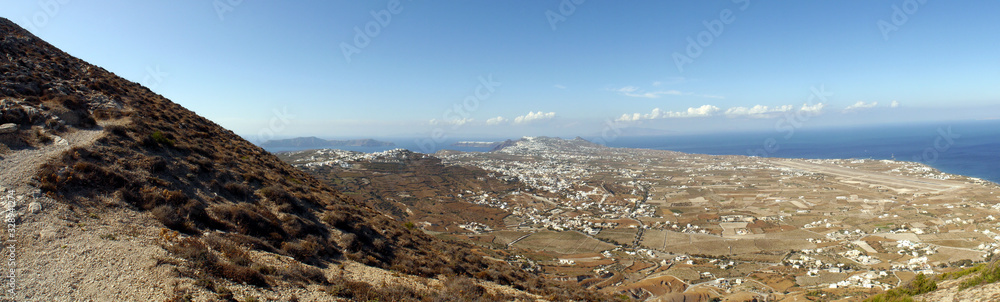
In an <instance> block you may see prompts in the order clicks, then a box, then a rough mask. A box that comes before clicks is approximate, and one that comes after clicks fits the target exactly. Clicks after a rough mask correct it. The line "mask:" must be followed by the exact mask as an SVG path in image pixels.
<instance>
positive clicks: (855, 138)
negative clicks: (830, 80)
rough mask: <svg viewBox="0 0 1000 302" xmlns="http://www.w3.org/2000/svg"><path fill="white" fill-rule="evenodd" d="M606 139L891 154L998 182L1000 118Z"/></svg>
mask: <svg viewBox="0 0 1000 302" xmlns="http://www.w3.org/2000/svg"><path fill="white" fill-rule="evenodd" d="M607 144H608V146H612V147H626V148H646V149H658V150H673V151H680V152H685V153H698V154H710V155H751V156H761V157H780V158H810V159H833V158H871V159H896V160H904V161H914V162H921V163H924V164H927V165H929V166H932V167H934V168H936V169H938V170H941V171H943V172H946V173H951V174H960V175H966V176H972V177H978V178H982V179H985V180H989V181H992V182H995V183H1000V121H977V122H960V123H938V124H915V125H894V126H877V127H876V126H869V127H859V128H840V129H824V130H795V131H794V132H791V131H789V130H781V131H769V132H743V133H724V134H710V135H687V136H648V137H621V138H617V139H615V140H611V141H609V142H608V143H607Z"/></svg>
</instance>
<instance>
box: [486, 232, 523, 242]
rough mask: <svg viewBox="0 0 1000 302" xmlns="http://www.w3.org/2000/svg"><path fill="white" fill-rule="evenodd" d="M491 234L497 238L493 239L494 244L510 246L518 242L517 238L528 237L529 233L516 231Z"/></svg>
mask: <svg viewBox="0 0 1000 302" xmlns="http://www.w3.org/2000/svg"><path fill="white" fill-rule="evenodd" d="M490 234H491V235H493V236H495V238H494V239H493V243H496V244H503V245H507V244H510V243H511V242H512V241H514V240H517V238H521V236H524V235H528V234H529V233H528V232H515V231H496V232H493V233H490Z"/></svg>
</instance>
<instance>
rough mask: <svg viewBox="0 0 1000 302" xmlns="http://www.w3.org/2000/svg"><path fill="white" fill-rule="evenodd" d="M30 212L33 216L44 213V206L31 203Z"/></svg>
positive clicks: (29, 205)
mask: <svg viewBox="0 0 1000 302" xmlns="http://www.w3.org/2000/svg"><path fill="white" fill-rule="evenodd" d="M28 211H29V212H31V213H32V214H38V212H41V211H42V204H41V203H39V202H37V201H35V202H32V203H29V204H28Z"/></svg>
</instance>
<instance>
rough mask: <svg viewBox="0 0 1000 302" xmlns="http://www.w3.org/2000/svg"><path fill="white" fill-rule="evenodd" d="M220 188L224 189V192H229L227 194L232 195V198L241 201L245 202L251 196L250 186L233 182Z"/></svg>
mask: <svg viewBox="0 0 1000 302" xmlns="http://www.w3.org/2000/svg"><path fill="white" fill-rule="evenodd" d="M222 188H223V189H225V190H226V192H229V194H231V195H233V197H236V198H239V199H241V200H246V199H247V198H248V197H250V195H251V194H252V191H251V190H250V186H248V185H245V184H242V183H238V182H234V181H230V182H227V183H226V184H225V185H223V186H222Z"/></svg>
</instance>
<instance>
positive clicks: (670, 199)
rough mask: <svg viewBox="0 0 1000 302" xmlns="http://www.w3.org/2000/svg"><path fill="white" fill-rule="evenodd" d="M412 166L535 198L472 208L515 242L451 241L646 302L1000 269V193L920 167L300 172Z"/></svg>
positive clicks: (704, 161)
mask: <svg viewBox="0 0 1000 302" xmlns="http://www.w3.org/2000/svg"><path fill="white" fill-rule="evenodd" d="M406 156H435V157H439V158H441V160H442V163H443V164H445V165H458V166H468V167H475V168H479V169H483V170H485V171H487V172H489V174H488V176H489V177H493V178H497V179H503V180H505V181H514V182H519V183H522V184H524V185H525V186H526V187H528V188H530V189H527V190H516V191H471V190H466V191H464V192H462V193H461V194H459V196H458V197H460V198H462V199H463V200H465V201H466V202H468V203H473V204H477V205H482V206H487V207H492V208H497V209H502V210H504V211H506V212H508V213H509V215H508V216H507V217H506V218H504V224H503V226H502V227H497V226H490V225H486V224H483V223H478V222H472V221H467V222H462V223H461V224H460V225H459V227H460V229H459V231H457V232H454V233H453V234H452V235H451V236H459V237H449V238H459V239H461V238H465V240H469V241H470V242H474V243H477V244H481V245H483V246H484V247H490V248H492V249H496V250H500V251H503V252H502V253H504V254H507V255H509V256H508V259H507V261H509V262H511V263H512V264H514V265H518V266H521V267H523V268H526V269H529V268H530V269H535V270H539V271H540V272H543V273H545V274H548V275H550V276H552V277H553V278H556V279H559V280H564V281H569V280H572V281H574V282H578V283H580V284H581V285H583V286H588V287H592V288H596V289H608V290H611V289H614V290H622V289H628V290H629V292H631V293H632V294H631V295H632V296H633V297H634V298H648V297H654V296H658V295H661V294H664V293H668V292H675V293H676V292H677V291H681V292H684V293H688V292H700V291H706V290H708V291H715V292H720V291H721V292H723V293H728V294H736V293H749V294H751V295H756V296H759V297H791V296H796V295H807V294H816V291H820V292H822V293H823V294H827V293H828V294H830V295H837V294H843V293H844V292H845V291H847V292H851V291H855V290H861V291H880V290H886V289H889V288H892V287H895V286H898V285H900V284H903V283H905V282H906V281H909V280H910V279H913V278H914V277H915V276H917V275H918V274H924V275H933V274H939V273H942V272H946V271H951V270H955V269H959V268H961V267H964V266H968V265H971V264H973V263H978V262H983V261H985V260H988V259H990V257H992V256H993V255H996V254H1000V248H998V243H1000V222H997V221H996V217H1000V210H998V209H1000V205H998V202H1000V198H998V195H996V193H997V192H1000V188H998V187H997V186H996V185H995V184H992V183H989V182H985V181H982V180H979V179H975V178H968V177H964V176H957V175H948V174H944V173H941V172H938V171H936V170H933V169H931V168H929V167H927V166H924V165H921V164H917V163H910V162H899V161H889V160H867V159H847V160H787V159H773V158H758V157H745V156H708V155H692V154H683V153H678V152H671V151H657V150H643V149H621V148H607V147H603V146H599V145H595V144H591V143H589V142H587V141H585V140H582V139H575V140H563V139H557V138H544V137H541V138H524V139H521V140H519V141H517V142H516V143H515V144H513V145H511V146H509V147H507V148H504V149H502V150H499V151H495V152H486V153H481V152H439V153H438V154H434V155H422V154H418V153H408V152H404V151H401V150H391V151H386V152H380V153H368V154H365V153H358V152H348V151H336V150H323V151H322V152H318V153H315V154H313V155H311V156H310V157H308V158H306V159H303V160H302V161H301V162H300V163H298V164H299V165H303V166H315V165H335V166H340V167H343V168H350V167H352V165H354V164H356V163H358V162H379V163H394V162H401V161H402V160H403V159H405V157H406ZM652 280H656V282H652ZM661 281H662V282H661ZM664 284H667V285H669V286H667V285H664ZM668 287H669V288H668Z"/></svg>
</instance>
